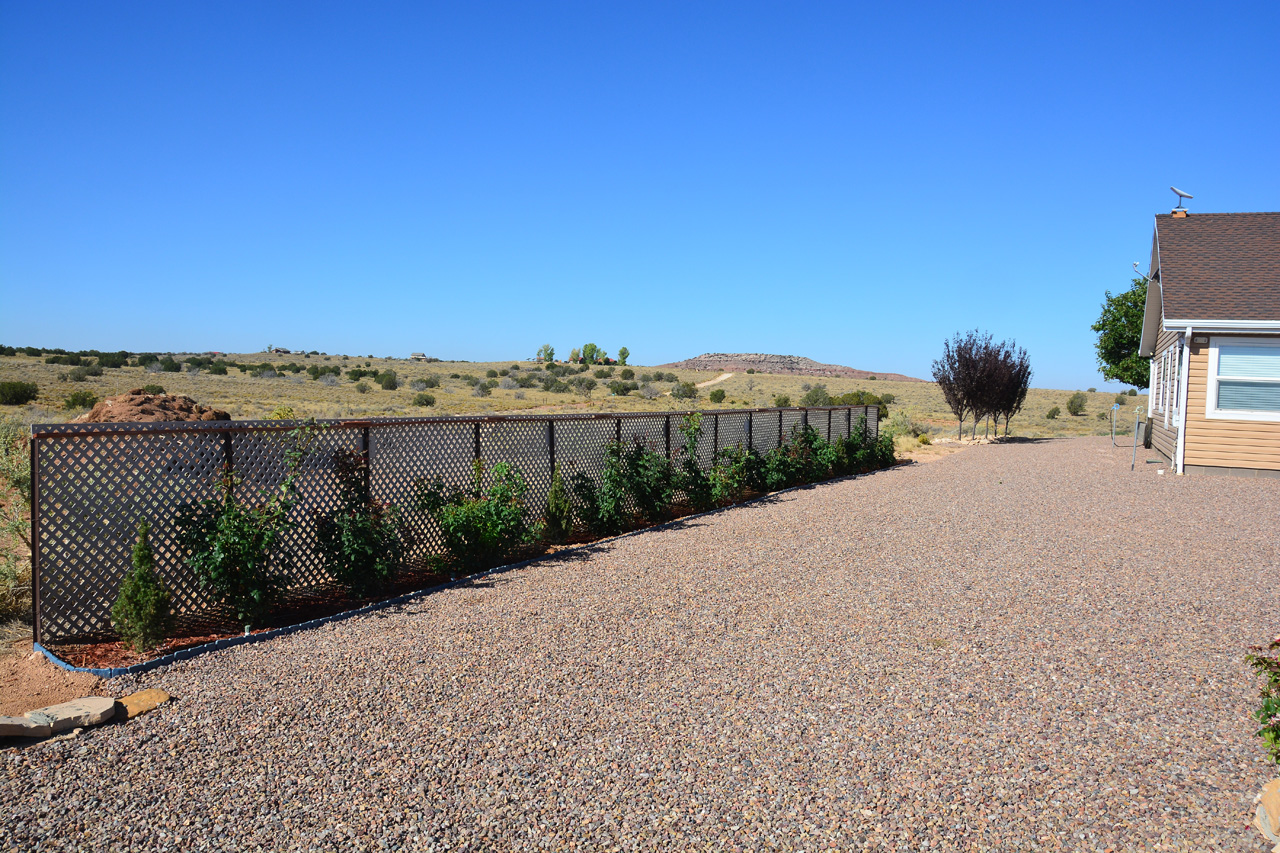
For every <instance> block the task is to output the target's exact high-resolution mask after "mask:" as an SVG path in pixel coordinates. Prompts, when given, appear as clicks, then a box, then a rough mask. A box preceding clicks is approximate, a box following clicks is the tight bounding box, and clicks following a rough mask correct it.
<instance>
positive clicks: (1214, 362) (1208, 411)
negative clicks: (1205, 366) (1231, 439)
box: [1204, 336, 1280, 423]
mask: <svg viewBox="0 0 1280 853" xmlns="http://www.w3.org/2000/svg"><path fill="white" fill-rule="evenodd" d="M1223 344H1226V345H1228V346H1230V345H1232V344H1248V345H1249V346H1266V347H1272V348H1274V349H1275V350H1276V355H1277V356H1280V338H1252V337H1248V338H1245V337H1237V338H1224V337H1216V336H1214V337H1210V338H1209V371H1208V372H1209V376H1208V382H1207V383H1206V385H1205V389H1204V391H1205V393H1204V409H1205V411H1204V416H1205V418H1206V419H1208V420H1211V421H1262V422H1265V423H1280V412H1261V411H1257V410H1254V409H1219V408H1218V347H1220V346H1222V345H1223ZM1228 378H1230V377H1228ZM1255 381H1256V380H1255ZM1262 381H1264V382H1266V381H1270V380H1265V379H1264V380H1262ZM1275 381H1277V382H1280V380H1275Z"/></svg>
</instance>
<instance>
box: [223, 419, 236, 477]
mask: <svg viewBox="0 0 1280 853" xmlns="http://www.w3.org/2000/svg"><path fill="white" fill-rule="evenodd" d="M231 443H232V442H231V430H227V431H226V432H224V433H223V434H222V473H223V474H224V475H225V477H226V481H227V490H228V492H231V491H233V490H234V489H235V487H236V485H235V484H236V481H235V478H234V477H231V476H230V474H231V472H232V471H234V470H235V469H236V459H235V454H233V453H232V450H231Z"/></svg>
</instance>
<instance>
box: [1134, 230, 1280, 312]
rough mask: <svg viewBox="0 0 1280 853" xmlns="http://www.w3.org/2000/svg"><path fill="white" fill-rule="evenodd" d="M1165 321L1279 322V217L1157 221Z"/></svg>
mask: <svg viewBox="0 0 1280 853" xmlns="http://www.w3.org/2000/svg"><path fill="white" fill-rule="evenodd" d="M1156 240H1157V241H1158V242H1159V245H1160V284H1161V288H1162V292H1163V296H1164V316H1165V318H1166V319H1176V320H1275V321H1277V322H1280V213H1192V214H1189V215H1188V216H1187V217H1186V218H1185V219H1181V218H1176V217H1173V216H1170V215H1169V214H1167V213H1164V214H1160V215H1158V216H1156Z"/></svg>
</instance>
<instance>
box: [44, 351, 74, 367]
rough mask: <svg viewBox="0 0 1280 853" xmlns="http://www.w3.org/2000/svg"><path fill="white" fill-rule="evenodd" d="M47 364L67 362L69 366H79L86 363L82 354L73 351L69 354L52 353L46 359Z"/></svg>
mask: <svg viewBox="0 0 1280 853" xmlns="http://www.w3.org/2000/svg"><path fill="white" fill-rule="evenodd" d="M44 363H45V364H65V365H66V366H67V367H79V366H80V365H81V364H83V363H84V360H83V359H82V358H80V356H78V355H76V354H74V353H72V354H69V355H51V356H49V357H48V358H46V359H45V360H44Z"/></svg>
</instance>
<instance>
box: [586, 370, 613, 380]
mask: <svg viewBox="0 0 1280 853" xmlns="http://www.w3.org/2000/svg"><path fill="white" fill-rule="evenodd" d="M591 375H592V376H594V377H595V378H596V379H608V378H609V377H610V376H612V375H613V368H612V367H602V368H600V369H599V370H597V371H595V372H594V373H592V374H591Z"/></svg>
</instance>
